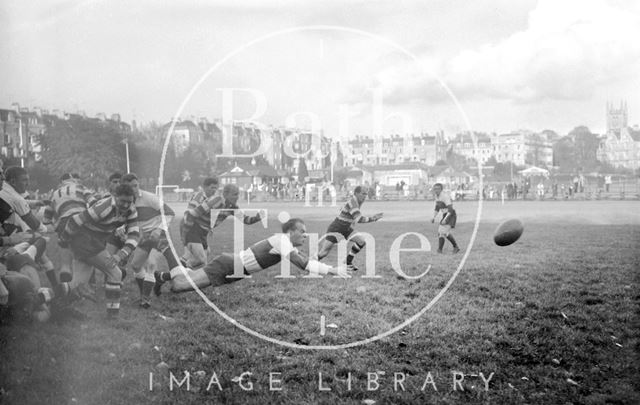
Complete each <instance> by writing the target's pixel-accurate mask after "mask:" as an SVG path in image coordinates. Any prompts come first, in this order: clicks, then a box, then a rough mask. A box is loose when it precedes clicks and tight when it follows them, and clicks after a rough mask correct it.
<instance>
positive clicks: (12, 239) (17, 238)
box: [8, 232, 33, 246]
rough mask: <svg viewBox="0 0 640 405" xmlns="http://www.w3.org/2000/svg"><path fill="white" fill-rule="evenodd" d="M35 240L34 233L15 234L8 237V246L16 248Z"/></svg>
mask: <svg viewBox="0 0 640 405" xmlns="http://www.w3.org/2000/svg"><path fill="white" fill-rule="evenodd" d="M32 238H33V233H32V232H14V233H13V234H11V235H9V236H8V242H9V243H8V245H10V246H14V245H17V244H19V243H22V242H28V241H30V240H31V239H32Z"/></svg>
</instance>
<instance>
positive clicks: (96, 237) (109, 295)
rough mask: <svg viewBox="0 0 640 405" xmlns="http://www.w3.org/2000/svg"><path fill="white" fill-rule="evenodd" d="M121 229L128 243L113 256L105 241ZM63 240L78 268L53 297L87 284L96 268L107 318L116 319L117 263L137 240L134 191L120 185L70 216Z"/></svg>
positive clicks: (68, 293) (133, 246)
mask: <svg viewBox="0 0 640 405" xmlns="http://www.w3.org/2000/svg"><path fill="white" fill-rule="evenodd" d="M123 225H124V226H125V230H126V232H127V240H126V242H125V244H124V246H123V247H122V249H120V250H119V251H118V252H117V253H116V254H115V255H112V254H110V253H109V252H107V250H106V240H107V238H108V237H109V235H111V234H112V233H113V232H114V231H115V229H117V228H119V227H121V226H123ZM62 238H63V240H65V241H68V243H69V246H70V248H71V251H72V252H73V254H74V257H75V259H76V263H75V265H77V266H76V268H75V269H74V271H75V274H74V277H73V279H72V280H71V282H68V283H60V284H59V288H56V290H55V293H56V296H58V297H64V296H68V295H70V294H72V293H74V292H75V291H76V289H77V287H78V286H79V285H82V284H84V283H86V282H87V281H88V280H89V278H90V277H91V268H92V266H95V267H96V268H97V269H98V270H100V271H101V272H103V273H104V274H105V275H106V277H107V279H106V283H105V298H106V304H107V316H108V317H109V318H116V317H117V316H118V314H119V312H120V292H121V288H122V271H121V270H120V268H119V267H118V263H119V262H123V261H125V260H126V259H127V258H128V257H129V255H130V254H131V252H133V250H134V249H135V248H136V246H137V245H138V239H139V238H140V229H139V227H138V211H137V210H136V207H135V193H134V191H133V189H132V188H131V187H130V186H128V185H125V184H120V185H118V186H117V187H116V188H115V190H114V194H113V195H112V196H108V197H105V198H103V199H101V200H100V201H98V202H96V203H95V204H93V205H92V206H90V207H89V208H88V209H87V210H86V211H83V212H79V213H77V214H74V215H72V216H71V217H70V218H69V220H68V221H67V225H66V227H65V229H64V231H63V232H62Z"/></svg>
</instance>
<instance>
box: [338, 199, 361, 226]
mask: <svg viewBox="0 0 640 405" xmlns="http://www.w3.org/2000/svg"><path fill="white" fill-rule="evenodd" d="M361 205H362V204H360V203H359V202H358V199H357V198H356V196H355V195H354V196H352V197H351V198H350V199H349V201H347V203H346V204H345V205H344V206H343V207H342V209H341V210H340V213H339V214H338V217H337V219H339V220H340V221H343V222H347V223H349V224H354V223H355V222H357V221H358V219H360V217H361V216H362V213H361V212H360V207H361Z"/></svg>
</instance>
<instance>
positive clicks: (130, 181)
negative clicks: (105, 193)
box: [120, 173, 140, 195]
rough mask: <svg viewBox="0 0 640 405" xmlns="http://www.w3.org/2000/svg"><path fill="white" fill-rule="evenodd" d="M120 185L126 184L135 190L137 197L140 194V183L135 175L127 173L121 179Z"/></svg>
mask: <svg viewBox="0 0 640 405" xmlns="http://www.w3.org/2000/svg"><path fill="white" fill-rule="evenodd" d="M120 184H126V185H128V186H130V187H131V188H132V189H133V192H134V194H135V195H138V194H139V193H140V182H139V181H138V176H136V174H135V173H127V174H125V175H124V176H122V178H121V179H120Z"/></svg>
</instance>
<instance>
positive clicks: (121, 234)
mask: <svg viewBox="0 0 640 405" xmlns="http://www.w3.org/2000/svg"><path fill="white" fill-rule="evenodd" d="M115 235H116V237H117V238H118V239H122V240H125V239H126V238H127V232H126V230H125V229H124V226H121V227H120V228H117V229H116V231H115Z"/></svg>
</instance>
